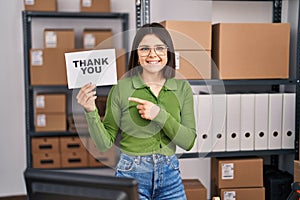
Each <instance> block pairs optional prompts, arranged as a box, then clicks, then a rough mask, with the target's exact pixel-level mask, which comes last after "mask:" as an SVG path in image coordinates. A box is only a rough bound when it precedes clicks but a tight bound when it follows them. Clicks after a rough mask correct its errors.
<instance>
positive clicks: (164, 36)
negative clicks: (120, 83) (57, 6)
mask: <svg viewBox="0 0 300 200" xmlns="http://www.w3.org/2000/svg"><path fill="white" fill-rule="evenodd" d="M149 34H154V35H155V36H156V37H158V38H159V39H160V40H161V41H162V42H163V43H164V44H165V45H167V47H168V52H167V56H168V62H167V64H166V66H165V67H164V68H163V75H164V77H165V78H173V77H174V76H175V53H174V46H173V41H172V38H171V36H170V34H169V32H168V31H167V29H166V28H165V27H164V26H162V25H161V24H159V23H151V24H145V25H144V26H142V27H141V28H140V29H139V30H138V31H137V33H136V35H135V37H134V40H133V43H132V49H131V53H130V58H129V64H128V71H129V73H128V76H134V75H136V74H138V73H139V72H141V71H142V68H141V66H139V63H138V59H139V58H138V53H137V48H138V46H139V44H140V42H141V41H142V39H143V38H144V37H145V35H149Z"/></svg>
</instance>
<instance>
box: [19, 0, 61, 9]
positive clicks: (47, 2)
mask: <svg viewBox="0 0 300 200" xmlns="http://www.w3.org/2000/svg"><path fill="white" fill-rule="evenodd" d="M24 6H25V10H28V11H53V12H54V11H57V0H24Z"/></svg>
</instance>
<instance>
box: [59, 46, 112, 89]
mask: <svg viewBox="0 0 300 200" xmlns="http://www.w3.org/2000/svg"><path fill="white" fill-rule="evenodd" d="M65 60H66V67H67V79H68V88H69V89H73V88H81V87H82V86H84V85H85V84H87V83H93V84H95V85H97V86H103V85H115V84H117V69H116V55H115V49H102V50H90V51H80V52H71V53H65Z"/></svg>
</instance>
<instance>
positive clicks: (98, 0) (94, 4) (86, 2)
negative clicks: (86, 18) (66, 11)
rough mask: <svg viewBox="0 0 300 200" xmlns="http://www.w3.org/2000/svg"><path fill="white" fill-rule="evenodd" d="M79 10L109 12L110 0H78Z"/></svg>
mask: <svg viewBox="0 0 300 200" xmlns="http://www.w3.org/2000/svg"><path fill="white" fill-rule="evenodd" d="M80 11H81V12H110V0H80Z"/></svg>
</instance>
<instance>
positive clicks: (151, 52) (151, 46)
mask: <svg viewBox="0 0 300 200" xmlns="http://www.w3.org/2000/svg"><path fill="white" fill-rule="evenodd" d="M137 52H138V57H139V63H140V65H141V66H142V68H143V70H146V71H147V72H149V73H158V72H161V71H162V69H163V68H164V66H165V65H166V64H167V62H168V54H167V46H166V45H165V44H164V43H163V42H162V41H161V40H160V39H159V38H158V37H157V36H155V35H154V34H151V35H145V37H144V38H143V39H142V40H141V42H140V44H139V46H138V51H137Z"/></svg>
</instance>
